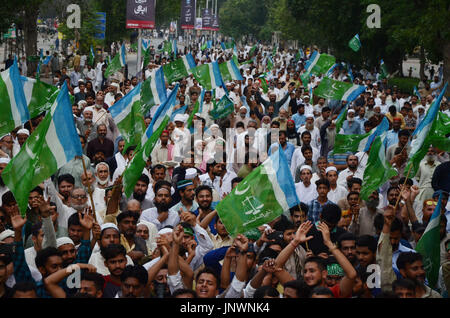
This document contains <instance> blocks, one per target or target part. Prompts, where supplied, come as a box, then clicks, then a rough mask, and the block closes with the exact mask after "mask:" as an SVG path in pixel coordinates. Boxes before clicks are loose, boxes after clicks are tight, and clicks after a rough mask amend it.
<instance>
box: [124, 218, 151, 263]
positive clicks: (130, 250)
mask: <svg viewBox="0 0 450 318" xmlns="http://www.w3.org/2000/svg"><path fill="white" fill-rule="evenodd" d="M138 220H139V213H137V212H132V211H125V212H122V213H120V214H119V215H118V216H117V224H118V226H119V231H120V243H121V244H122V245H123V246H124V247H125V249H126V251H127V255H128V256H130V257H131V259H132V260H133V262H134V263H135V264H137V263H139V261H140V260H141V259H142V258H143V257H144V256H146V255H148V252H147V246H146V243H145V241H144V239H142V238H141V237H139V236H137V235H136V226H137V222H138Z"/></svg>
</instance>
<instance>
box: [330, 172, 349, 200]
mask: <svg viewBox="0 0 450 318" xmlns="http://www.w3.org/2000/svg"><path fill="white" fill-rule="evenodd" d="M325 176H326V177H327V179H328V182H330V192H328V200H330V201H331V202H333V203H334V204H337V203H338V202H339V200H340V199H341V198H344V197H346V195H347V189H345V188H344V187H342V186H340V185H338V184H337V179H338V174H337V169H336V167H328V168H326V170H325Z"/></svg>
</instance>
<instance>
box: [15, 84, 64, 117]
mask: <svg viewBox="0 0 450 318" xmlns="http://www.w3.org/2000/svg"><path fill="white" fill-rule="evenodd" d="M21 80H22V83H23V91H24V93H25V98H26V100H27V105H28V111H29V112H30V118H34V117H37V116H39V114H41V113H43V112H45V111H47V110H49V109H50V108H51V107H52V105H53V103H54V102H55V100H56V98H57V97H58V94H59V89H58V88H57V87H56V86H53V85H50V84H47V83H45V82H41V81H40V80H37V79H34V78H29V77H23V76H22V77H21Z"/></svg>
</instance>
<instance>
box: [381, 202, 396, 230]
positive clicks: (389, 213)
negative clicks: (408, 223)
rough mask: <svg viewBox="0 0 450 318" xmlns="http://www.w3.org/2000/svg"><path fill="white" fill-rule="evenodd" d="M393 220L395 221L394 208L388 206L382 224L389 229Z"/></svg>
mask: <svg viewBox="0 0 450 318" xmlns="http://www.w3.org/2000/svg"><path fill="white" fill-rule="evenodd" d="M394 219H395V210H394V207H393V206H392V205H388V206H387V208H386V211H385V212H384V224H385V225H386V226H389V227H390V226H391V224H392V221H394Z"/></svg>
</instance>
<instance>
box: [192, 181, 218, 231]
mask: <svg viewBox="0 0 450 318" xmlns="http://www.w3.org/2000/svg"><path fill="white" fill-rule="evenodd" d="M195 197H196V199H197V202H198V209H197V210H195V211H194V214H195V215H196V216H197V217H198V220H199V221H200V222H201V221H202V220H203V219H204V218H205V217H206V216H207V215H209V214H210V213H212V212H213V209H212V208H211V203H212V201H213V191H212V189H211V187H209V186H207V185H201V186H199V187H198V188H197V189H195ZM214 224H215V222H214V220H211V221H210V223H209V229H210V231H211V233H212V234H214V235H216V234H217V230H216V229H215V227H214Z"/></svg>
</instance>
